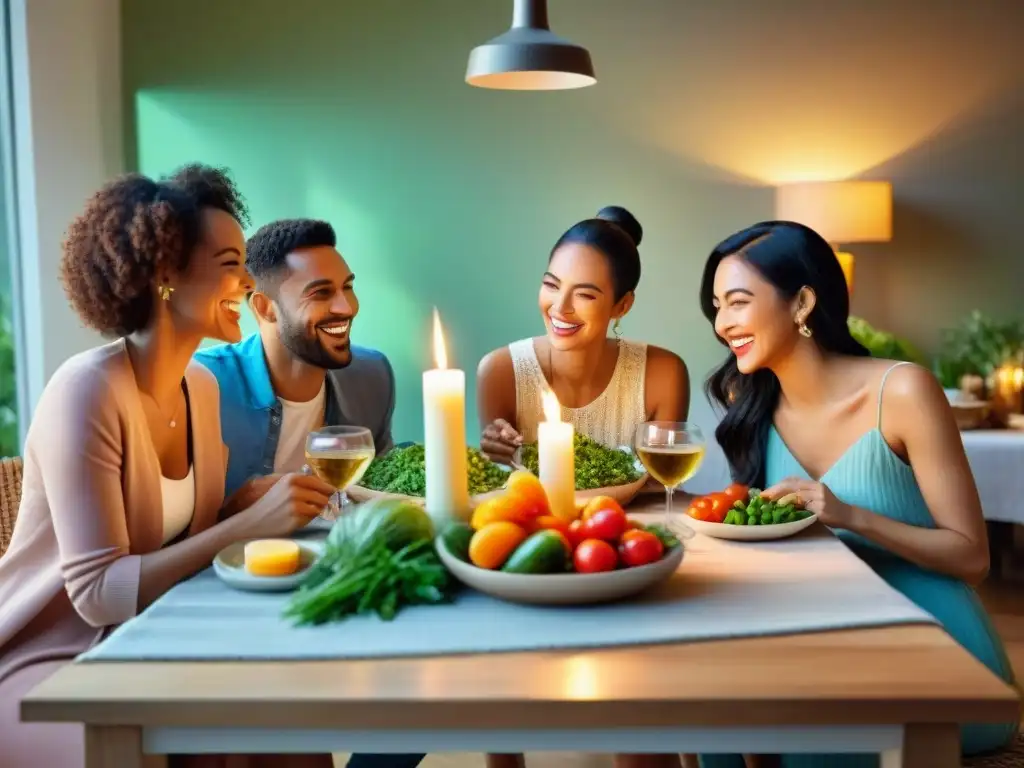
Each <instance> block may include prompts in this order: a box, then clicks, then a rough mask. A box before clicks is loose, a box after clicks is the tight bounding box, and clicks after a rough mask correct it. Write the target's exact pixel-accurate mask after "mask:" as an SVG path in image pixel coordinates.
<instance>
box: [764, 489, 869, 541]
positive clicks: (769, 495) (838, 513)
mask: <svg viewBox="0 0 1024 768" xmlns="http://www.w3.org/2000/svg"><path fill="white" fill-rule="evenodd" d="M789 494H795V495H796V499H794V501H793V503H794V504H796V505H797V506H800V507H803V508H804V509H806V510H808V511H810V512H813V513H814V514H816V515H817V516H818V519H819V520H821V522H823V523H824V524H825V525H827V526H828V527H829V528H849V527H850V522H851V520H852V519H853V507H851V506H850V505H849V504H847V503H845V502H842V501H840V500H839V499H837V498H836V497H835V494H833V493H832V491H831V490H829V487H828V486H827V485H825V484H824V483H818V482H815V481H814V480H807V479H802V478H799V477H787V478H786V479H785V480H783V481H782V482H780V483H776V484H775V485H773V486H772V487H771V488H767V489H765V490H764V491H763V492H762V493H761V495H762V496H763V497H764V498H766V499H769V500H772V501H777V500H778V499H781V498H782V497H783V496H788V495H789Z"/></svg>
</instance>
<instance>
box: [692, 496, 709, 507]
mask: <svg viewBox="0 0 1024 768" xmlns="http://www.w3.org/2000/svg"><path fill="white" fill-rule="evenodd" d="M690 506H691V507H694V508H695V509H711V500H710V499H709V498H708V497H707V496H698V497H697V498H696V499H694V500H693V501H691V502H690Z"/></svg>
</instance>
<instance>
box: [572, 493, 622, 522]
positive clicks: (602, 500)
mask: <svg viewBox="0 0 1024 768" xmlns="http://www.w3.org/2000/svg"><path fill="white" fill-rule="evenodd" d="M606 509H610V510H613V511H615V512H617V513H618V514H620V515H622V516H623V517H625V516H626V510H624V509H623V508H622V505H621V504H619V502H617V501H616V500H615V499H613V498H612V497H611V496H595V497H594V498H592V499H590V501H588V502H587V503H586V505H585V506H584V507H583V514H582V518H583V519H584V520H589V519H590V518H592V517H593V516H594V515H596V514H597V513H598V512H601V511H602V510H606Z"/></svg>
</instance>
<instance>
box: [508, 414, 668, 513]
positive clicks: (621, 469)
mask: <svg viewBox="0 0 1024 768" xmlns="http://www.w3.org/2000/svg"><path fill="white" fill-rule="evenodd" d="M539 459H540V457H539V455H538V449H537V444H536V443H527V444H526V445H524V446H522V447H521V448H520V449H519V450H518V451H516V453H515V455H514V457H513V464H514V466H515V468H517V469H526V470H529V471H530V472H532V473H533V474H534V475H539V474H540V460H539ZM573 461H574V469H575V471H576V501H577V502H578V503H580V502H584V501H587V500H590V499H594V498H598V497H605V496H607V497H610V498H613V499H615V500H616V501H617V502H619V504H621V505H626V504H628V503H629V502H631V501H632V500H633V499H634V498H635V497H636V495H637V494H638V493H639V492H640V490H641V489H642V488H643V487H644V484H645V483H646V482H647V478H648V475H647V472H646V470H644V469H643V467H642V465H641V464H640V462H639V461H638V460H637V458H636V455H635V454H634V453H633V450H632V449H631V448H629V447H627V446H620V447H618V448H609V447H608V446H606V445H603V444H602V443H599V442H598V441H596V440H594V439H592V438H589V437H587V436H586V435H584V434H581V433H579V432H577V433H575V434H574V435H573Z"/></svg>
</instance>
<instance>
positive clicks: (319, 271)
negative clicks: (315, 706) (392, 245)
mask: <svg viewBox="0 0 1024 768" xmlns="http://www.w3.org/2000/svg"><path fill="white" fill-rule="evenodd" d="M335 246H336V240H335V234H334V230H333V229H332V227H331V225H330V224H328V223H327V222H325V221H316V220H312V219H290V220H284V221H275V222H272V223H270V224H267V225H266V226H264V227H262V228H260V229H259V230H258V231H257V232H256V234H254V235H253V236H252V237H251V238H250V239H249V241H248V243H247V244H246V251H247V255H246V266H247V267H248V268H249V271H250V272H251V273H252V276H253V278H254V279H255V281H256V290H255V291H254V292H253V293H252V295H251V296H250V299H249V305H250V307H251V308H252V310H253V313H254V314H255V315H256V320H257V321H258V323H259V333H256V334H253V335H252V336H250V337H249V338H247V339H245V340H244V341H241V342H239V343H238V344H225V345H221V346H217V347H212V348H209V349H204V350H201V351H199V352H197V353H196V359H197V360H199V362H201V363H202V364H203V365H205V366H206V367H207V368H209V369H210V371H211V372H212V373H213V375H214V376H216V378H217V381H218V383H219V385H220V419H221V431H222V434H223V439H224V442H225V444H226V445H227V447H228V471H227V472H228V474H227V480H226V482H225V496H226V497H229V501H228V503H227V504H226V511H227V512H229V513H230V512H231V511H237V510H240V509H245V508H246V507H248V506H250V505H251V504H252V503H254V502H255V501H256V500H257V499H259V497H260V496H262V495H263V494H264V493H266V492H267V491H268V490H269V489H270V487H271V485H273V483H274V482H275V481H276V479H277V476H278V475H281V474H285V473H288V472H298V471H300V470H301V469H302V466H303V464H304V463H305V445H306V436H307V435H308V434H309V433H310V431H312V430H314V429H318V428H319V427H321V426H323V425H325V424H326V425H331V426H334V425H358V426H363V427H366V428H367V429H369V430H370V432H372V433H373V441H374V444H375V446H376V449H377V454H378V455H379V454H382V453H384V452H385V451H387V450H389V449H390V448H391V447H392V440H391V416H392V413H393V412H394V409H395V378H394V373H393V371H392V369H391V364H390V363H389V362H388V359H387V358H386V357H385V356H384V355H383V354H381V353H380V352H377V351H375V350H372V349H364V348H361V347H355V346H352V344H351V343H350V341H349V334H350V331H351V328H352V323H353V321H354V320H355V318H356V315H357V313H358V312H359V301H358V300H357V299H356V295H355V291H354V289H353V282H354V278H355V276H354V275H353V274H352V270H351V269H349V266H348V264H346V263H345V259H344V258H342V255H341V254H340V253H338V251H337V249H336V247H335ZM422 759H423V755H402V754H395V755H367V754H354V755H352V757H351V758H350V760H349V763H348V765H349V768H415V766H416V765H418V764H419V762H420V761H421V760H422Z"/></svg>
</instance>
